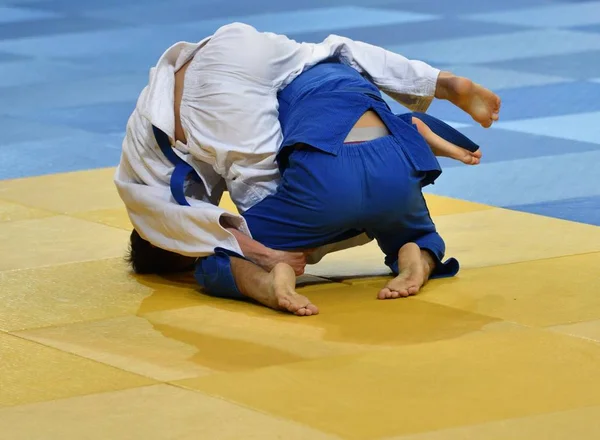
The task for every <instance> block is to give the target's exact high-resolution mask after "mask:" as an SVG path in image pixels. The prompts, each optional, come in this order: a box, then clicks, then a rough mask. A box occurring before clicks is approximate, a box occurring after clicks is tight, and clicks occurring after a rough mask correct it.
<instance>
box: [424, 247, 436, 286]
mask: <svg viewBox="0 0 600 440" xmlns="http://www.w3.org/2000/svg"><path fill="white" fill-rule="evenodd" d="M421 262H422V264H423V269H424V270H425V275H426V276H425V279H429V277H430V276H431V274H432V273H433V271H434V270H435V260H434V258H433V256H432V255H431V254H430V253H429V251H427V250H424V249H421Z"/></svg>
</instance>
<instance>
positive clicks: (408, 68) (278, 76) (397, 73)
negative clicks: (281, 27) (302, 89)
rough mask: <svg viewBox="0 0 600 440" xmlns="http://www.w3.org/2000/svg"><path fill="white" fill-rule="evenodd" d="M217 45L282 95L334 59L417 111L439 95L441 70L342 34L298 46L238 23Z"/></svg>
mask: <svg viewBox="0 0 600 440" xmlns="http://www.w3.org/2000/svg"><path fill="white" fill-rule="evenodd" d="M212 44H219V45H222V47H223V48H227V50H225V49H224V50H223V51H222V52H221V53H220V55H221V56H223V57H224V56H227V58H228V60H227V62H228V63H231V64H235V65H236V66H237V67H239V68H240V69H239V70H240V72H242V68H243V72H244V74H246V75H249V76H251V77H254V78H259V79H260V80H262V82H264V83H266V84H271V85H272V86H273V87H275V88H276V89H278V90H281V89H283V88H284V87H285V86H286V85H288V84H289V83H290V82H292V81H293V80H294V79H295V78H296V77H297V76H298V75H300V74H301V73H302V72H303V71H305V70H306V69H308V68H310V67H312V66H314V65H316V64H318V63H320V62H322V61H324V60H327V59H331V58H338V59H339V60H340V61H341V62H343V63H345V64H347V65H349V66H351V67H352V68H354V69H356V70H357V71H358V72H360V73H361V74H363V75H365V76H366V77H368V78H369V79H370V80H371V81H372V82H373V83H374V84H375V85H376V86H377V87H379V89H380V90H382V91H383V92H385V93H387V94H388V95H389V96H391V97H392V98H393V99H395V100H396V101H398V102H399V103H400V104H402V105H404V106H406V107H408V108H409V109H410V110H412V111H421V112H423V111H426V110H427V108H428V107H429V105H430V104H431V101H432V100H433V97H434V95H435V88H436V83H437V79H438V76H439V73H440V70H439V69H436V68H434V67H431V66H430V65H428V64H426V63H424V62H422V61H417V60H409V59H408V58H405V57H404V56H402V55H399V54H397V53H394V52H390V51H388V50H385V49H383V48H381V47H378V46H374V45H371V44H368V43H363V42H360V41H353V40H351V39H350V38H346V37H341V36H338V35H330V36H329V37H327V38H326V39H325V40H324V41H323V42H321V43H318V44H313V43H298V42H296V41H294V40H291V39H289V38H288V37H286V36H284V35H278V34H274V33H270V32H259V31H257V30H256V29H255V28H253V27H251V26H249V25H246V24H242V23H233V24H230V25H227V26H224V27H222V28H220V29H219V30H218V31H217V32H216V33H215V35H214V37H213V43H212Z"/></svg>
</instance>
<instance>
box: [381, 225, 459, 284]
mask: <svg viewBox="0 0 600 440" xmlns="http://www.w3.org/2000/svg"><path fill="white" fill-rule="evenodd" d="M414 242H415V243H416V244H417V245H418V246H419V247H420V248H421V249H422V250H425V251H428V252H429V254H430V255H431V257H432V258H433V261H434V263H435V267H434V269H433V271H432V272H431V275H430V277H429V278H430V279H436V278H450V277H453V276H455V275H456V274H457V273H458V271H459V270H460V264H459V262H458V260H457V259H456V258H449V259H448V260H446V261H445V262H443V261H442V260H443V258H444V254H445V252H446V246H445V244H444V241H443V240H442V237H440V236H439V234H438V233H431V234H427V235H424V236H422V237H420V238H418V239H416V240H415V241H414ZM388 267H389V268H390V269H392V272H394V274H395V275H398V274H399V273H400V270H399V268H398V259H397V258H396V259H395V260H394V261H393V262H392V263H390V264H388Z"/></svg>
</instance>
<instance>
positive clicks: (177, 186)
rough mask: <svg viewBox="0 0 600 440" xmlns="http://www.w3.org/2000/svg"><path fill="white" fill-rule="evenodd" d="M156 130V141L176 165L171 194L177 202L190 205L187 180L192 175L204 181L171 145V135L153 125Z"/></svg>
mask: <svg viewBox="0 0 600 440" xmlns="http://www.w3.org/2000/svg"><path fill="white" fill-rule="evenodd" d="M152 131H153V132H154V138H155V139H156V143H157V144H158V146H159V147H160V150H161V151H162V153H163V154H164V155H165V157H166V158H167V159H169V161H170V162H171V163H172V164H173V165H174V166H175V169H174V170H173V174H171V181H170V183H169V186H170V187H171V195H172V196H173V198H174V199H175V201H176V202H177V203H179V204H180V205H183V206H190V204H189V203H188V201H187V199H186V197H185V180H186V179H187V178H188V177H190V176H191V178H192V179H193V180H195V181H196V182H202V179H201V178H200V176H199V175H198V173H197V172H196V170H195V169H194V168H193V167H192V166H191V165H190V164H189V163H187V162H186V161H185V160H183V159H182V158H181V157H179V156H178V155H177V154H176V153H175V152H174V151H173V147H172V146H171V142H170V141H169V136H167V134H166V133H165V132H163V131H162V130H160V129H158V128H156V127H155V126H154V125H153V126H152Z"/></svg>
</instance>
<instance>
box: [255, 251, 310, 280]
mask: <svg viewBox="0 0 600 440" xmlns="http://www.w3.org/2000/svg"><path fill="white" fill-rule="evenodd" d="M309 253H310V251H302V252H286V251H276V250H273V249H271V250H270V252H269V254H268V256H267V258H266V260H265V262H264V266H263V267H264V268H265V269H266V270H269V271H270V270H271V269H273V268H274V267H275V266H276V265H277V263H285V264H288V265H289V266H291V267H292V269H294V272H295V273H296V276H299V275H302V274H303V273H304V269H305V268H306V255H307V254H309Z"/></svg>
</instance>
